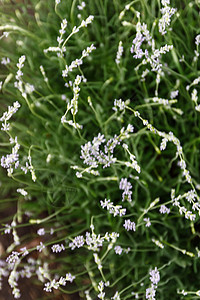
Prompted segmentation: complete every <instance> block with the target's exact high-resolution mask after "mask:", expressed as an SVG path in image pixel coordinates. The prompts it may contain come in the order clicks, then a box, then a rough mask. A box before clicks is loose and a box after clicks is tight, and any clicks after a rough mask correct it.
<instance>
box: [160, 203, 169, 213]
mask: <svg viewBox="0 0 200 300" xmlns="http://www.w3.org/2000/svg"><path fill="white" fill-rule="evenodd" d="M159 211H160V213H161V214H169V213H170V208H168V207H167V206H165V205H161V207H160V210H159Z"/></svg>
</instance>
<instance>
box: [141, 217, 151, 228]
mask: <svg viewBox="0 0 200 300" xmlns="http://www.w3.org/2000/svg"><path fill="white" fill-rule="evenodd" d="M143 220H144V221H145V223H146V224H145V226H146V227H150V226H151V221H150V219H149V218H144V219H143Z"/></svg>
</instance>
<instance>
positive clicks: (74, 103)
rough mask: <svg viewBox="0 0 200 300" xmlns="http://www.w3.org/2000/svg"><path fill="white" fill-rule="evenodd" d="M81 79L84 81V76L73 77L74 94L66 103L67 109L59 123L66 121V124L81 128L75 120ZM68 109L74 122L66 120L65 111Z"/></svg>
mask: <svg viewBox="0 0 200 300" xmlns="http://www.w3.org/2000/svg"><path fill="white" fill-rule="evenodd" d="M81 81H83V82H86V79H85V77H84V76H80V75H77V76H76V78H75V81H74V83H73V92H74V96H73V98H72V99H71V102H69V103H68V104H67V110H66V112H65V114H64V115H63V116H62V118H61V123H62V124H64V123H67V124H68V125H70V126H73V127H74V128H75V129H82V128H83V126H82V125H80V124H78V123H77V122H75V115H76V114H77V112H78V98H79V92H80V87H79V85H80V83H81ZM70 110H71V114H72V116H73V120H74V122H73V121H72V120H66V115H67V113H68V112H69V111H70Z"/></svg>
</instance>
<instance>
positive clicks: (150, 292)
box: [146, 267, 160, 300]
mask: <svg viewBox="0 0 200 300" xmlns="http://www.w3.org/2000/svg"><path fill="white" fill-rule="evenodd" d="M149 275H150V280H151V287H149V288H147V289H146V299H150V300H155V299H156V298H155V295H156V289H157V284H158V282H159V281H160V273H159V271H158V269H157V267H155V269H154V270H150V272H149Z"/></svg>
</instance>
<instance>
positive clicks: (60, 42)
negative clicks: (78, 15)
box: [44, 3, 94, 57]
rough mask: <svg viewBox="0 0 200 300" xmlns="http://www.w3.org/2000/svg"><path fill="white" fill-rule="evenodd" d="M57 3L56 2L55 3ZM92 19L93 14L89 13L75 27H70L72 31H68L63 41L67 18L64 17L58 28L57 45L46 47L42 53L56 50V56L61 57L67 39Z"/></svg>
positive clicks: (64, 50)
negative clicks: (68, 33)
mask: <svg viewBox="0 0 200 300" xmlns="http://www.w3.org/2000/svg"><path fill="white" fill-rule="evenodd" d="M57 4H58V3H57ZM93 19H94V16H92V15H90V16H89V17H88V18H87V19H86V20H82V22H81V24H80V25H79V26H78V27H76V26H74V27H73V28H72V32H71V33H70V35H69V36H68V37H67V38H66V39H65V41H64V40H63V38H62V37H63V34H64V33H65V29H66V27H67V20H66V19H64V20H63V21H62V23H61V29H60V30H59V33H60V36H59V37H58V38H57V41H58V46H57V47H49V48H47V49H44V53H48V52H56V53H57V55H58V57H60V56H61V57H62V56H63V53H64V52H66V47H65V44H66V43H67V41H68V40H69V39H70V38H71V37H72V36H73V35H74V34H76V33H77V32H79V30H80V29H81V28H84V27H87V25H89V24H91V23H92V21H93Z"/></svg>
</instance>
